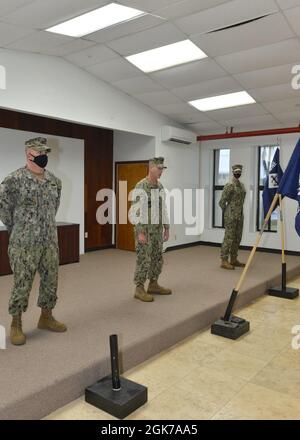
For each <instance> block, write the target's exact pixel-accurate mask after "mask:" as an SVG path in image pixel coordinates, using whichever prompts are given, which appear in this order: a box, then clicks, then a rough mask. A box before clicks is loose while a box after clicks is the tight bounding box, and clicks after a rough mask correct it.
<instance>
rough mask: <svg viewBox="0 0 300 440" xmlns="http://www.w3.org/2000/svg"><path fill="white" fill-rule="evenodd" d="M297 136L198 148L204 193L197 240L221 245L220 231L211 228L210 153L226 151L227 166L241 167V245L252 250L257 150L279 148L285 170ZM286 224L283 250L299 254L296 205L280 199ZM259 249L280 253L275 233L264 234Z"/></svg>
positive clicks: (203, 144)
mask: <svg viewBox="0 0 300 440" xmlns="http://www.w3.org/2000/svg"><path fill="white" fill-rule="evenodd" d="M298 138H299V135H297V134H286V135H281V136H280V137H279V138H278V137H277V136H261V137H251V138H238V139H223V140H219V141H205V142H201V144H200V176H201V179H200V185H201V187H202V188H204V189H205V229H204V232H203V234H202V235H201V240H203V241H209V242H214V243H221V242H222V240H223V236H224V230H222V229H217V228H212V226H211V225H212V186H213V150H214V149H217V148H229V149H230V166H231V165H233V164H235V163H240V164H243V166H244V168H243V175H242V178H241V181H242V182H243V183H244V185H245V187H246V191H247V195H246V199H245V204H244V217H245V223H244V232H243V238H242V242H241V244H242V245H245V246H253V245H254V243H255V239H256V234H257V233H256V194H257V166H258V165H257V163H258V146H262V145H270V144H277V142H278V140H279V145H280V146H281V152H280V162H281V167H282V168H283V170H284V169H285V167H286V165H287V163H288V161H289V159H290V156H291V154H292V152H293V150H294V147H295V145H296V143H297V140H298ZM284 206H285V221H286V249H287V250H292V251H300V239H299V237H298V235H297V233H296V231H295V227H294V222H295V215H296V212H297V202H296V201H294V200H290V199H287V198H286V199H284ZM260 246H261V247H266V248H273V249H280V248H281V239H280V231H279V228H278V232H277V233H265V234H264V235H263V237H262V240H261V243H260Z"/></svg>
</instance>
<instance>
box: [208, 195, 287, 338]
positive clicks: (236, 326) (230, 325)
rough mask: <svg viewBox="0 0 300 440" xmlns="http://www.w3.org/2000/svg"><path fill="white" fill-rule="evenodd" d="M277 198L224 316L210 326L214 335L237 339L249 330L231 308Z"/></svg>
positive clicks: (272, 206)
mask: <svg viewBox="0 0 300 440" xmlns="http://www.w3.org/2000/svg"><path fill="white" fill-rule="evenodd" d="M278 198H279V194H278V193H276V194H275V196H274V198H273V201H272V203H271V206H270V209H269V211H268V213H267V215H266V217H265V219H264V221H263V224H262V226H261V230H260V231H259V233H258V235H257V238H256V242H255V245H254V246H253V248H252V250H251V253H250V255H249V257H248V260H247V263H246V266H245V267H244V270H243V272H242V274H241V276H240V278H239V281H238V283H237V285H236V287H235V288H234V289H233V291H232V293H231V296H230V299H229V302H228V305H227V308H226V312H225V315H224V317H223V318H220V319H219V320H217V321H216V322H215V323H214V324H213V325H212V326H211V333H212V334H214V335H219V336H223V337H225V338H229V339H237V338H239V337H240V336H242V335H243V334H245V333H247V332H248V331H249V330H250V323H249V321H246V320H245V319H243V318H239V317H238V316H233V315H232V310H233V307H234V304H235V301H236V299H237V296H238V293H239V290H240V288H241V286H242V284H243V281H244V279H245V276H246V273H247V271H248V269H249V267H250V264H251V262H252V260H253V257H254V254H255V252H256V249H257V247H258V244H259V242H260V239H261V237H262V234H263V232H264V230H265V227H266V225H267V224H268V221H269V219H270V217H271V214H272V212H273V209H274V207H275V206H276V203H277V202H278Z"/></svg>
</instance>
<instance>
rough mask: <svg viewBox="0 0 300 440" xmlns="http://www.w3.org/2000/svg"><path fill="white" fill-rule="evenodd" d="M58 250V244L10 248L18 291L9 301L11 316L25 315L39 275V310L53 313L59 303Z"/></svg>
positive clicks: (14, 288)
mask: <svg viewBox="0 0 300 440" xmlns="http://www.w3.org/2000/svg"><path fill="white" fill-rule="evenodd" d="M58 254H59V252H58V246H57V244H56V243H55V242H54V243H51V242H50V243H49V242H48V243H47V244H46V245H44V244H37V245H36V246H35V247H34V248H32V247H20V246H11V245H10V246H9V248H8V255H9V259H10V263H11V268H12V271H13V273H14V287H13V291H12V295H11V298H10V301H9V309H8V310H9V313H10V314H11V315H16V314H18V313H22V312H25V311H26V310H27V306H28V299H29V294H30V292H31V289H32V283H33V280H34V277H35V274H36V272H37V271H38V272H39V274H40V278H41V283H40V290H39V297H38V307H41V308H43V309H53V308H54V307H55V304H56V301H57V295H56V292H57V285H58V264H59V258H58Z"/></svg>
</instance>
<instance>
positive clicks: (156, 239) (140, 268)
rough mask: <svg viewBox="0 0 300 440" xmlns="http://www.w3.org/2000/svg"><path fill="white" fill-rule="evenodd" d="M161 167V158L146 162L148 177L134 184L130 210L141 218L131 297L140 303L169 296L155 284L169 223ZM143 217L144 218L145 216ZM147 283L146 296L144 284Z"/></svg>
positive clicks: (162, 166) (136, 244) (167, 292)
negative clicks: (160, 179)
mask: <svg viewBox="0 0 300 440" xmlns="http://www.w3.org/2000/svg"><path fill="white" fill-rule="evenodd" d="M165 168H166V167H165V166H164V158H163V157H156V158H153V159H150V161H149V173H148V176H147V177H145V178H144V179H142V180H141V181H140V182H138V183H137V185H136V187H135V190H134V191H135V193H136V194H140V195H139V196H138V197H136V198H135V200H134V202H133V204H132V208H133V209H134V210H135V212H138V213H139V214H140V221H138V222H133V223H135V227H134V233H135V246H136V253H137V262H136V270H135V275H134V283H135V285H136V289H135V295H134V297H135V298H137V299H140V300H141V301H145V302H150V301H153V300H154V298H153V294H158V295H170V294H171V293H172V291H171V290H170V289H166V288H163V287H161V286H160V285H159V284H158V282H157V280H158V277H159V275H160V273H161V271H162V266H163V256H162V254H163V242H164V241H168V239H169V228H170V225H169V220H168V216H167V209H166V203H165V192H164V188H163V185H162V184H161V183H160V182H159V180H158V179H159V178H160V177H161V175H162V173H163V170H164V169H165ZM145 214H146V216H145ZM147 279H149V286H148V290H147V292H146V291H145V288H144V284H145V282H146V280H147Z"/></svg>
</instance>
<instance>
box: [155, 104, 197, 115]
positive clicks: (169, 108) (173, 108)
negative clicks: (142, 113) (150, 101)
mask: <svg viewBox="0 0 300 440" xmlns="http://www.w3.org/2000/svg"><path fill="white" fill-rule="evenodd" d="M151 107H152V108H154V110H156V111H158V112H159V113H163V114H164V115H169V116H171V115H176V114H182V113H187V112H189V110H190V107H191V106H190V105H189V104H185V103H184V102H183V103H182V104H164V105H151Z"/></svg>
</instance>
